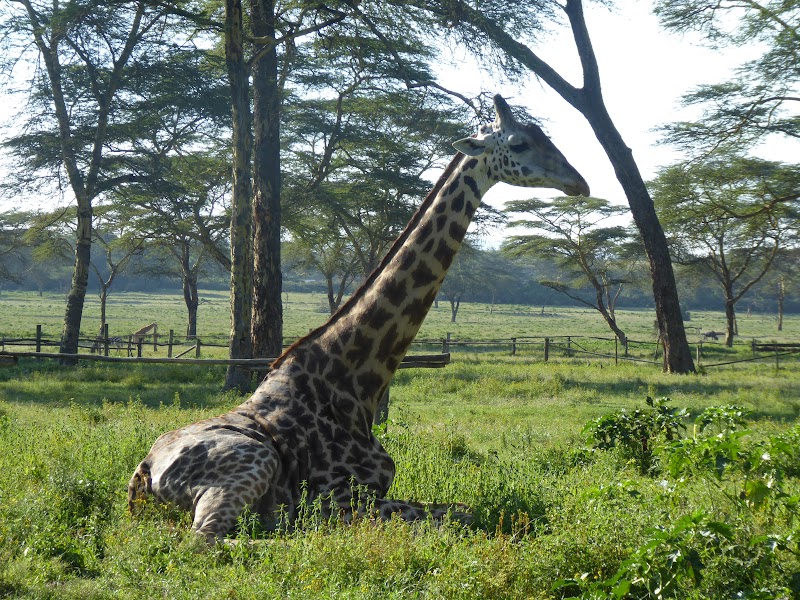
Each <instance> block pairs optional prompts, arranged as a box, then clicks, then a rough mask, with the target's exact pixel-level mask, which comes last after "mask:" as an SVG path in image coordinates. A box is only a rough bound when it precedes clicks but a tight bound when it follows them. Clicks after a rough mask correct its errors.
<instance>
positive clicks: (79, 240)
mask: <svg viewBox="0 0 800 600" xmlns="http://www.w3.org/2000/svg"><path fill="white" fill-rule="evenodd" d="M91 255H92V204H91V201H90V200H89V199H88V198H81V197H78V231H77V234H76V243H75V266H74V268H73V270H72V284H71V285H70V289H69V293H68V294H67V309H66V312H65V314H64V328H63V329H62V332H61V345H60V346H59V350H58V351H59V352H62V353H64V354H77V352H78V341H79V340H78V338H79V337H80V333H81V318H82V317H83V305H84V301H85V300H86V288H87V286H88V284H89V265H90V263H91V258H92V256H91ZM61 362H62V363H63V364H75V363H76V361H75V360H74V359H61Z"/></svg>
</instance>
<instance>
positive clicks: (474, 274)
mask: <svg viewBox="0 0 800 600" xmlns="http://www.w3.org/2000/svg"><path fill="white" fill-rule="evenodd" d="M474 244H475V242H474V240H468V241H467V242H466V243H464V244H463V245H462V246H461V250H459V252H458V254H456V257H455V259H454V260H453V264H452V265H450V268H449V269H448V270H447V275H445V278H444V280H443V281H442V286H441V287H440V288H439V293H440V294H441V295H442V296H444V298H445V300H447V302H448V303H449V304H450V322H451V323H455V322H456V319H457V318H458V311H459V309H460V308H461V301H462V300H465V299H466V298H467V297H468V296H469V295H470V294H471V293H474V292H475V291H476V290H477V289H479V288H481V287H483V283H484V281H485V280H486V272H485V271H484V270H483V268H482V264H481V252H480V250H479V249H478V248H477V247H476V246H475V245H474Z"/></svg>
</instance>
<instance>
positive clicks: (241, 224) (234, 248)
mask: <svg viewBox="0 0 800 600" xmlns="http://www.w3.org/2000/svg"><path fill="white" fill-rule="evenodd" d="M225 63H226V65H227V69H228V82H229V84H230V90H231V124H232V125H231V130H232V137H233V139H232V148H233V161H232V162H233V193H232V198H231V230H230V241H231V334H230V340H229V345H228V353H229V356H230V358H250V357H251V356H252V347H253V345H252V340H251V337H250V323H251V320H252V311H253V297H252V291H253V236H252V218H253V215H252V212H253V197H252V171H251V169H252V166H251V161H252V155H251V153H252V136H253V134H252V130H251V126H252V115H251V113H250V80H249V79H250V68H249V66H248V64H247V60H246V57H245V32H244V15H243V13H242V3H241V0H226V1H225ZM224 387H225V389H234V388H235V389H238V390H239V391H241V392H246V391H247V390H248V389H249V387H250V376H249V374H248V373H246V372H245V371H243V370H242V369H237V368H235V367H234V366H232V365H231V366H229V367H228V371H227V374H226V377H225V385H224Z"/></svg>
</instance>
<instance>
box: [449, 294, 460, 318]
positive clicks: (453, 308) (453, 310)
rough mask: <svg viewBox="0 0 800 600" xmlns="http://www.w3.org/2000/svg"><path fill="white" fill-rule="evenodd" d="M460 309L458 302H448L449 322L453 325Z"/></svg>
mask: <svg viewBox="0 0 800 600" xmlns="http://www.w3.org/2000/svg"><path fill="white" fill-rule="evenodd" d="M459 308H461V301H460V300H450V322H451V323H455V322H456V317H457V316H458V309H459Z"/></svg>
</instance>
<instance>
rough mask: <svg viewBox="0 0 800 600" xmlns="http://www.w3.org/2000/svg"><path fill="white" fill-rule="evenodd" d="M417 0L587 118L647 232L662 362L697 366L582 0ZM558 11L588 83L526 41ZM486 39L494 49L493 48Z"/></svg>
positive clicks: (480, 50)
mask: <svg viewBox="0 0 800 600" xmlns="http://www.w3.org/2000/svg"><path fill="white" fill-rule="evenodd" d="M414 5H415V6H418V7H419V8H420V9H422V10H428V11H430V12H432V13H433V14H435V15H436V16H437V18H438V22H439V25H440V26H441V27H442V30H441V31H442V33H443V34H444V35H457V36H458V39H459V40H460V41H461V42H462V43H463V44H465V45H466V46H467V47H469V48H471V49H472V51H473V52H474V53H475V54H476V55H477V56H480V57H481V60H482V61H486V60H491V57H492V56H493V55H497V56H500V57H501V58H502V60H501V61H500V66H501V67H503V68H508V69H511V70H512V71H514V72H516V73H517V74H519V72H520V71H528V72H531V73H533V74H535V75H536V76H537V77H539V78H540V79H541V80H542V81H544V82H545V83H546V84H547V85H548V86H550V87H551V88H552V89H553V90H554V91H556V92H557V93H558V94H559V95H560V96H561V97H562V98H563V99H564V100H566V101H567V102H568V103H569V104H570V105H572V106H573V107H574V108H575V109H576V110H578V111H579V112H580V113H581V114H582V115H583V116H584V117H585V118H586V120H587V121H588V122H589V124H590V125H591V127H592V129H593V130H594V133H595V135H596V137H597V140H598V141H599V142H600V144H601V146H602V147H603V149H604V150H605V152H606V155H607V156H608V158H609V160H610V161H611V164H612V165H613V167H614V171H615V173H616V175H617V179H618V180H619V182H620V185H621V186H622V189H623V190H624V192H625V196H626V197H627V200H628V204H629V206H630V209H631V214H632V215H633V220H634V223H635V224H636V227H637V228H638V230H639V232H640V235H641V239H642V244H643V246H644V250H645V253H646V255H647V258H648V262H649V267H650V276H651V279H652V289H653V299H654V301H655V308H656V316H657V318H658V327H659V332H660V334H661V335H660V337H661V341H662V344H663V346H664V369H665V370H666V371H668V372H674V373H688V372H692V371H694V361H693V359H692V354H691V352H690V350H689V343H688V340H687V339H686V331H685V329H684V326H683V318H682V316H681V310H680V303H679V301H678V292H677V286H676V283H675V275H674V272H673V269H672V262H671V260H670V255H669V248H668V246H667V239H666V236H665V235H664V230H663V228H662V227H661V224H660V223H659V221H658V217H657V215H656V212H655V209H654V208H653V202H652V199H651V198H650V194H649V193H648V191H647V187H646V186H645V183H644V180H643V178H642V176H641V173H640V172H639V168H638V166H637V165H636V161H635V160H634V159H633V154H632V152H631V149H630V148H629V147H628V146H627V145H626V144H625V141H624V140H623V138H622V135H621V134H620V133H619V131H618V130H617V128H616V126H615V125H614V122H613V120H612V119H611V116H610V115H609V114H608V110H607V109H606V106H605V102H604V101H603V94H602V88H601V78H600V69H599V67H598V64H597V59H596V57H595V54H594V50H593V48H592V43H591V39H590V36H589V30H588V28H587V26H586V21H585V19H584V14H583V3H582V1H581V0H566V1H565V2H564V3H563V4H560V3H558V2H552V1H549V0H540V1H538V2H529V3H524V5H520V3H518V2H505V1H496V2H487V3H481V4H480V5H478V6H477V8H476V7H475V6H473V5H472V4H471V3H468V2H465V1H464V0H446V1H445V0H441V1H435V2H414ZM558 14H563V15H564V16H566V17H567V20H568V22H569V25H570V28H571V31H572V36H573V38H574V40H575V46H576V49H577V51H578V56H579V59H580V63H581V68H582V72H583V85H582V87H576V86H574V85H572V84H571V83H569V82H568V81H567V80H566V79H565V78H564V77H563V76H562V75H561V74H559V73H558V72H557V71H556V70H555V69H553V67H552V66H550V65H549V64H548V63H547V62H545V61H544V60H542V59H541V58H540V57H539V56H538V55H537V54H536V53H535V52H534V51H533V50H532V49H531V47H530V46H529V45H527V44H526V43H525V40H526V38H527V39H529V38H530V37H531V36H532V35H535V33H536V32H538V31H541V30H542V29H543V22H544V20H546V19H552V18H554V17H555V16H556V15H558ZM521 40H522V41H521ZM487 42H488V43H490V44H491V45H492V46H493V47H494V49H495V52H491V51H490V52H487V50H486V44H487Z"/></svg>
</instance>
